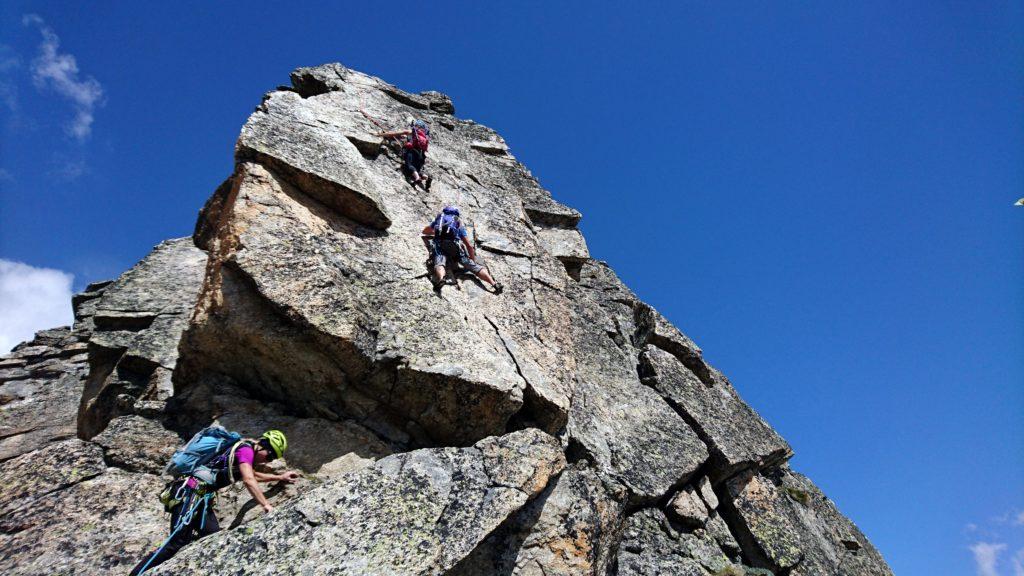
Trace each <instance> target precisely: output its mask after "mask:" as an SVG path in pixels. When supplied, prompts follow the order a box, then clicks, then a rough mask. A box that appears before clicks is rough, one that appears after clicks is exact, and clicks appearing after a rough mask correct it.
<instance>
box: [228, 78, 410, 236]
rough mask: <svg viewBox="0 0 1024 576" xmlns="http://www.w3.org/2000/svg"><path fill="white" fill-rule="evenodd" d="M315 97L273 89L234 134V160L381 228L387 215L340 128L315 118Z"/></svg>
mask: <svg viewBox="0 0 1024 576" xmlns="http://www.w3.org/2000/svg"><path fill="white" fill-rule="evenodd" d="M318 108H319V102H317V101H316V100H314V99H303V98H302V97H301V96H299V95H298V94H296V93H294V92H273V93H271V94H270V95H269V96H268V98H267V99H266V100H265V101H264V102H263V104H262V105H261V106H260V108H259V110H257V111H256V113H255V114H253V115H252V116H251V117H250V118H249V121H248V122H247V123H246V125H245V127H244V128H242V134H241V136H239V138H238V146H237V150H236V155H237V157H238V159H239V160H250V161H258V162H262V163H264V164H266V165H267V166H268V167H269V168H270V169H272V170H274V171H275V172H277V173H279V174H280V175H282V176H284V177H286V178H287V179H288V180H289V181H290V182H291V183H292V184H294V185H295V186H296V187H298V188H300V189H301V190H302V191H303V192H305V193H306V194H309V195H310V196H312V197H313V198H315V199H316V200H317V201H319V202H322V203H323V204H325V205H326V206H329V207H331V208H332V209H334V210H335V211H337V212H338V213H339V214H343V215H345V216H347V217H348V218H351V219H353V220H355V221H356V222H359V223H361V224H365V225H367V226H372V227H374V228H381V229H386V228H387V227H388V226H390V225H391V219H390V218H389V217H388V215H387V212H386V211H385V210H384V208H383V205H382V203H381V199H380V192H379V191H378V190H377V188H376V187H375V186H374V182H373V181H372V180H370V179H368V178H366V176H365V172H366V171H367V170H366V167H365V165H364V164H363V158H362V156H361V155H360V154H359V150H358V149H357V148H356V147H355V145H354V144H352V142H350V141H349V140H348V138H346V137H345V134H344V131H341V130H338V129H337V128H336V127H333V126H331V125H330V124H329V123H324V122H319V118H318V116H319V114H318V112H319V110H318Z"/></svg>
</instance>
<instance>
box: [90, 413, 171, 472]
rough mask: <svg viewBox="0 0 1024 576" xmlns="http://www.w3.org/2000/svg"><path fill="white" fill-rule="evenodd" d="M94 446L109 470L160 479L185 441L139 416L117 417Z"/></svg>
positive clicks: (158, 424)
mask: <svg viewBox="0 0 1024 576" xmlns="http://www.w3.org/2000/svg"><path fill="white" fill-rule="evenodd" d="M92 440H93V442H95V443H97V444H99V445H100V446H102V447H103V452H104V454H105V456H106V459H107V461H108V462H109V463H110V465H111V466H116V467H118V468H123V469H125V470H128V471H130V472H145V473H148V474H155V475H160V474H162V473H163V470H164V466H166V465H167V462H168V460H170V458H171V456H172V455H173V454H174V451H175V450H176V449H177V448H178V446H179V445H181V444H183V443H184V441H183V440H182V439H181V437H179V436H178V434H176V433H175V432H173V431H171V430H168V429H166V428H164V427H163V426H162V425H161V424H160V423H159V422H156V421H154V420H151V419H149V418H143V417H141V416H119V417H117V418H114V419H112V420H111V421H110V423H109V424H108V425H107V428H106V429H105V430H104V431H103V432H101V433H100V434H99V435H98V436H96V437H94V438H93V439H92Z"/></svg>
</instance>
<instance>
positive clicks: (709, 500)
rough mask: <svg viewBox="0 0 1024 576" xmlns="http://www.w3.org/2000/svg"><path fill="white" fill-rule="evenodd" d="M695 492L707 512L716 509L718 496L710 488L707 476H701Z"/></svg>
mask: <svg viewBox="0 0 1024 576" xmlns="http://www.w3.org/2000/svg"><path fill="white" fill-rule="evenodd" d="M697 491H698V493H699V494H700V497H701V499H702V500H704V504H706V505H707V507H708V509H709V510H715V509H716V508H718V495H717V494H715V490H714V489H713V488H712V487H711V480H709V479H708V477H707V476H701V478H700V480H699V481H698V482H697Z"/></svg>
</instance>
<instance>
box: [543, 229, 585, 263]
mask: <svg viewBox="0 0 1024 576" xmlns="http://www.w3.org/2000/svg"><path fill="white" fill-rule="evenodd" d="M537 239H538V240H539V241H540V243H541V246H543V247H544V249H545V250H547V251H548V252H550V253H551V255H553V256H554V257H555V258H558V259H559V260H563V261H565V260H569V261H582V260H586V259H588V258H590V251H589V250H587V241H586V240H584V239H583V234H580V231H579V230H575V229H565V228H542V229H540V230H538V231H537Z"/></svg>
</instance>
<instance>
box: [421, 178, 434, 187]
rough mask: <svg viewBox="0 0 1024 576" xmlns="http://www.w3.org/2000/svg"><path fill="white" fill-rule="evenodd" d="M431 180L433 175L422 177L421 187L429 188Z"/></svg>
mask: <svg viewBox="0 0 1024 576" xmlns="http://www.w3.org/2000/svg"><path fill="white" fill-rule="evenodd" d="M433 181H434V177H433V176H427V177H426V178H424V179H423V189H424V190H430V184H431V183H432V182H433Z"/></svg>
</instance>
